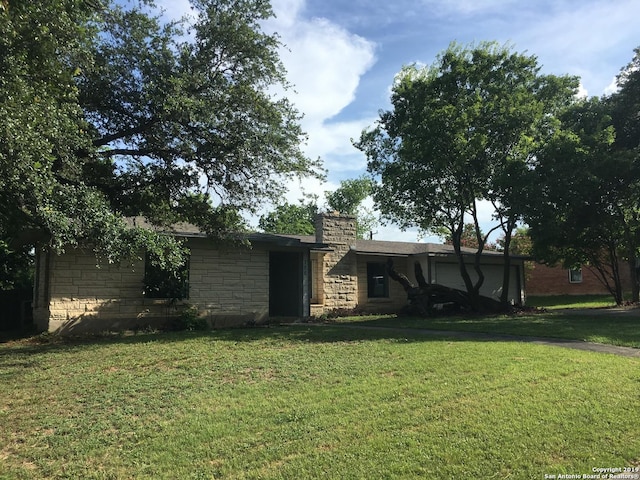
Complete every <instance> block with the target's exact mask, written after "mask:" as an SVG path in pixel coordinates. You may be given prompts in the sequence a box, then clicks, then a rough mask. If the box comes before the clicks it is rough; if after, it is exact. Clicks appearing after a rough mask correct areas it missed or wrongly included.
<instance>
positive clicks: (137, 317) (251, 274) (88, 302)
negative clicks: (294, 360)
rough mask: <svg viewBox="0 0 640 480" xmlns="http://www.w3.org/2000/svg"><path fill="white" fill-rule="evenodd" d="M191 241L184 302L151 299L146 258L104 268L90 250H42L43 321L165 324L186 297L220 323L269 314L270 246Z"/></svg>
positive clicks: (82, 326) (39, 303)
mask: <svg viewBox="0 0 640 480" xmlns="http://www.w3.org/2000/svg"><path fill="white" fill-rule="evenodd" d="M187 246H188V247H189V248H190V250H191V256H190V262H189V298H188V299H185V300H183V301H181V302H177V304H176V303H173V304H170V301H169V299H149V298H145V296H144V293H143V292H144V260H139V261H135V262H134V263H133V265H130V264H123V265H101V266H100V267H97V266H96V259H95V257H94V255H93V253H92V252H90V251H82V250H69V251H68V252H67V253H65V254H63V255H54V254H48V255H47V254H44V253H42V254H40V255H39V257H38V262H39V263H40V268H39V269H38V272H39V273H38V276H37V279H36V285H37V286H36V288H35V289H34V290H35V291H34V321H35V322H36V325H37V327H38V328H39V329H40V330H43V331H50V332H54V331H57V332H60V333H64V334H75V333H84V332H90V331H105V330H125V329H135V328H143V327H146V326H164V325H166V324H167V323H168V322H169V321H170V320H171V319H172V318H173V317H175V316H177V315H179V314H180V311H181V308H183V307H184V306H185V305H186V304H189V305H193V306H195V307H196V308H197V309H198V311H199V313H200V315H202V316H203V317H205V318H207V320H208V321H209V323H210V324H211V325H212V326H214V327H221V326H229V325H233V324H242V323H246V322H247V321H261V320H264V319H265V318H266V317H267V316H268V313H269V253H268V251H267V250H266V249H260V248H254V249H249V248H242V247H230V248H228V249H218V248H215V247H214V246H212V244H211V243H210V242H209V241H207V240H204V239H191V240H190V241H189V242H187ZM47 258H48V259H47Z"/></svg>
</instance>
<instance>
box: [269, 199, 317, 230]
mask: <svg viewBox="0 0 640 480" xmlns="http://www.w3.org/2000/svg"><path fill="white" fill-rule="evenodd" d="M317 214H318V205H317V203H316V201H315V199H311V200H308V201H307V202H306V203H305V202H304V201H303V200H300V203H299V204H298V205H295V204H291V203H286V202H285V203H283V204H281V205H277V206H276V209H275V210H273V211H271V212H269V213H267V214H265V215H263V216H261V217H260V220H259V222H258V227H259V228H260V229H261V230H262V231H263V232H265V233H279V234H284V235H314V234H315V218H316V215H317Z"/></svg>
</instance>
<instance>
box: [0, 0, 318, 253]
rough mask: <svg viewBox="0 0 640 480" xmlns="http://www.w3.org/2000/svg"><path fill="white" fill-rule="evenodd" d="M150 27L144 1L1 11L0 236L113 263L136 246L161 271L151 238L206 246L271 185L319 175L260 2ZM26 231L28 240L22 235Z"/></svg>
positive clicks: (151, 10)
mask: <svg viewBox="0 0 640 480" xmlns="http://www.w3.org/2000/svg"><path fill="white" fill-rule="evenodd" d="M191 4H192V7H193V12H194V16H195V20H194V21H193V23H192V24H188V23H187V22H186V21H178V22H173V23H165V22H163V21H162V20H161V18H160V17H159V11H158V10H157V9H155V6H154V5H153V3H152V2H149V1H144V2H142V1H141V2H140V3H135V2H134V3H133V6H130V7H126V8H125V7H123V6H121V5H114V4H112V3H111V2H109V1H104V0H103V1H101V2H89V1H83V0H59V1H56V2H23V1H17V0H16V1H12V0H9V1H8V2H5V4H3V8H1V9H0V68H1V69H2V72H3V74H2V78H1V79H0V99H1V100H0V165H1V167H2V171H3V172H6V174H5V175H3V177H2V179H0V182H1V185H0V187H1V188H0V192H1V193H0V201H1V202H2V207H3V208H2V209H0V210H1V212H0V234H1V235H2V237H3V238H5V239H8V240H9V243H12V244H16V243H24V242H25V241H29V242H32V241H34V240H38V241H41V242H44V243H45V244H46V245H48V246H49V247H52V248H55V249H57V250H62V249H64V248H66V247H67V246H74V245H86V246H91V248H94V250H95V251H96V253H98V255H101V256H104V257H106V258H107V259H109V260H112V261H115V260H116V259H118V258H121V257H122V256H128V255H131V254H133V253H134V252H137V251H138V250H139V249H140V248H147V249H148V250H150V251H151V252H152V253H154V254H156V255H155V256H156V257H157V258H164V260H166V261H167V262H168V263H169V264H171V263H174V260H176V261H177V260H179V258H180V257H181V255H180V250H179V248H177V245H176V243H175V242H174V241H173V240H172V239H170V238H169V237H164V236H161V235H157V234H154V233H153V232H148V231H147V232H143V231H140V230H139V229H135V228H134V229H131V228H127V227H126V226H125V223H124V221H123V216H132V215H144V216H145V217H146V218H147V219H148V220H149V221H151V222H152V223H153V224H155V225H158V226H162V227H166V226H168V225H171V224H173V223H174V222H176V221H189V222H191V223H194V224H196V225H198V226H200V227H201V228H202V229H203V230H204V231H206V232H208V233H209V234H211V235H212V236H216V237H221V236H224V235H225V234H226V233H227V232H229V230H231V229H236V228H238V227H239V226H240V225H241V222H240V219H241V217H240V215H239V213H240V212H255V211H256V209H257V208H258V206H259V205H260V204H261V202H262V201H263V200H271V201H276V200H277V199H279V198H280V196H281V195H282V193H283V190H284V188H285V187H284V185H285V182H284V181H283V179H286V178H290V177H291V176H308V175H315V176H319V175H320V171H319V163H318V161H312V160H310V159H308V158H306V157H305V156H304V155H303V153H302V152H301V150H300V146H301V144H302V143H304V141H305V135H304V133H303V132H302V131H301V129H300V126H299V120H300V115H299V114H298V113H297V112H296V111H295V109H294V108H293V107H292V105H291V104H290V103H289V101H288V100H287V99H286V98H284V97H281V96H280V97H279V96H277V95H275V94H273V93H272V92H273V91H274V90H273V88H272V87H273V86H274V85H280V86H282V87H284V88H285V90H286V88H287V87H288V85H287V82H286V78H285V71H284V68H283V66H282V64H281V63H280V60H279V58H278V48H279V46H280V42H279V39H278V37H277V35H269V34H266V33H264V32H263V31H262V29H261V23H262V22H263V21H264V20H265V19H268V18H269V17H271V16H272V15H273V12H272V10H271V7H270V5H269V3H268V2H265V1H263V0H246V1H242V2H237V1H231V0H192V1H191ZM26 233H30V235H26Z"/></svg>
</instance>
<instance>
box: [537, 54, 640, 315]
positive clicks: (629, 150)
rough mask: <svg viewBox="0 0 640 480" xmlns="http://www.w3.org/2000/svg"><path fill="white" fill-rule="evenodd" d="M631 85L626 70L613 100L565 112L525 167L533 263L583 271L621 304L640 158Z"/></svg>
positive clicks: (631, 72) (632, 257) (639, 227)
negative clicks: (622, 266)
mask: <svg viewBox="0 0 640 480" xmlns="http://www.w3.org/2000/svg"><path fill="white" fill-rule="evenodd" d="M637 58H638V54H637V51H636V59H635V62H637V61H638V60H637ZM638 78H639V77H638V76H637V73H636V70H635V67H634V63H633V62H632V64H630V65H629V66H627V67H626V68H625V69H623V71H622V73H621V75H620V76H619V77H618V82H619V88H620V90H619V91H618V92H617V93H615V94H613V95H611V96H609V97H603V98H601V99H600V98H596V97H594V98H590V99H584V100H580V101H576V102H575V103H574V104H573V105H572V106H570V107H569V108H567V109H565V110H564V111H563V112H562V114H561V115H560V116H559V120H560V122H561V128H558V129H557V130H556V131H555V132H554V134H553V136H552V137H551V138H550V139H549V141H548V142H547V143H546V144H545V145H544V147H543V148H542V149H540V151H539V153H538V155H537V156H536V159H535V161H534V162H532V165H531V167H532V169H531V173H532V178H531V179H530V183H529V186H528V187H527V189H526V190H527V191H528V192H529V193H528V195H529V200H528V202H527V204H528V207H527V209H526V210H527V213H526V220H527V223H528V224H529V225H530V227H531V228H530V233H531V237H532V240H533V247H534V254H535V256H536V257H537V258H538V259H540V260H543V261H545V262H547V263H550V264H554V263H558V262H561V263H563V264H564V265H565V266H577V265H587V266H589V267H590V268H591V269H592V270H593V271H594V272H595V273H596V275H597V276H598V278H599V279H600V281H601V282H602V283H603V284H604V285H605V286H606V287H607V288H608V290H609V291H610V292H611V294H612V296H613V297H614V299H615V301H616V302H617V303H622V301H623V287H622V281H621V272H620V264H621V262H622V261H624V260H626V261H627V262H628V265H629V267H628V268H629V269H630V273H631V278H632V279H633V292H632V293H633V298H634V300H635V301H637V300H638V286H637V278H636V276H637V273H636V263H637V262H636V259H637V256H638V245H639V241H640V194H639V193H638V192H639V190H640V156H639V155H638V142H639V140H638V138H637V137H634V134H633V133H632V132H633V131H634V129H636V128H637V125H638V119H640V115H639V113H638V112H640V108H639V105H640V91H638V90H637V85H638V84H640V82H638ZM634 105H635V106H634Z"/></svg>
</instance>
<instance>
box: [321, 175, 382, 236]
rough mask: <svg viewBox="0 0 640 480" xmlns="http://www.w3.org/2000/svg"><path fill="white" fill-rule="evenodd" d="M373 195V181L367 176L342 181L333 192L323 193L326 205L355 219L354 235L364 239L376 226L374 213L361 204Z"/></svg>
mask: <svg viewBox="0 0 640 480" xmlns="http://www.w3.org/2000/svg"><path fill="white" fill-rule="evenodd" d="M372 193H373V181H372V180H371V178H369V177H367V176H364V175H363V176H361V177H359V178H354V179H350V180H342V181H341V182H340V186H339V187H338V188H337V189H336V190H334V191H333V192H325V197H326V199H327V205H328V206H329V209H330V210H335V211H337V212H340V213H342V214H344V215H352V216H355V217H356V235H357V236H358V238H366V237H367V235H369V234H370V233H372V231H373V229H374V228H375V227H376V226H377V224H378V221H377V219H376V216H375V215H374V213H373V212H372V211H371V210H369V209H367V208H366V207H364V206H363V205H362V202H364V200H365V199H366V198H367V197H369V196H370V195H371V194H372Z"/></svg>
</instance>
